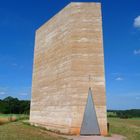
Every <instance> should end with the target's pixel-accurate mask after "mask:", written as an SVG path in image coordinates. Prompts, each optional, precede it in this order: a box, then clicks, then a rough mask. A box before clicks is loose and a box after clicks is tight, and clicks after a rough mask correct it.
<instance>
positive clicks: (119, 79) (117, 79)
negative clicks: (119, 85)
mask: <svg viewBox="0 0 140 140" xmlns="http://www.w3.org/2000/svg"><path fill="white" fill-rule="evenodd" d="M115 80H116V81H122V80H124V79H123V78H122V77H117V78H116V79H115Z"/></svg>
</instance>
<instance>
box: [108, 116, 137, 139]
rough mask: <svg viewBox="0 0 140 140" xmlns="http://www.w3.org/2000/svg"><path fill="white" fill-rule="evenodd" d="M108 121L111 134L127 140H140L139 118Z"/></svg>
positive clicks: (109, 119) (110, 119) (111, 119)
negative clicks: (121, 136)
mask: <svg viewBox="0 0 140 140" xmlns="http://www.w3.org/2000/svg"><path fill="white" fill-rule="evenodd" d="M108 121H109V123H110V133H111V134H112V133H113V134H120V135H123V136H125V137H126V138H127V139H128V140H140V118H132V119H119V118H108Z"/></svg>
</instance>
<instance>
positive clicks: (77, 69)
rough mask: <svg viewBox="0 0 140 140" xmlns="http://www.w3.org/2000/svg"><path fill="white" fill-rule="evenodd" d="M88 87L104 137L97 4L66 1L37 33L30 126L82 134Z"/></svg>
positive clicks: (102, 88)
mask: <svg viewBox="0 0 140 140" xmlns="http://www.w3.org/2000/svg"><path fill="white" fill-rule="evenodd" d="M89 87H91V89H92V92H93V100H94V104H95V109H96V113H97V119H98V123H99V127H100V132H101V134H102V135H106V134H107V118H106V99H105V78H104V55H103V47H102V17H101V5H100V3H70V4H69V5H68V6H67V7H65V8H64V9H63V10H61V11H60V12H59V13H58V14H57V15H56V16H54V17H53V18H52V19H50V20H49V21H48V22H47V23H45V24H44V25H43V26H41V27H40V28H39V29H38V30H37V31H36V38H35V50H34V67H33V82H32V99H31V111H30V122H31V123H32V124H36V125H42V126H45V127H46V128H48V129H51V130H54V131H57V132H61V133H67V134H80V128H81V123H82V120H83V115H84V109H85V105H86V101H87V95H88V89H89ZM91 123H92V122H91ZM93 125H94V124H93Z"/></svg>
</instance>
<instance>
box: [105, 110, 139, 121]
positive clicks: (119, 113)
mask: <svg viewBox="0 0 140 140" xmlns="http://www.w3.org/2000/svg"><path fill="white" fill-rule="evenodd" d="M107 112H108V117H119V118H124V119H126V118H137V117H140V109H130V110H108V111H107Z"/></svg>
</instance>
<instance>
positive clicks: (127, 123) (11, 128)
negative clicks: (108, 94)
mask: <svg viewBox="0 0 140 140" xmlns="http://www.w3.org/2000/svg"><path fill="white" fill-rule="evenodd" d="M28 118H29V117H28V115H20V114H18V115H17V114H13V115H11V114H7V115H5V114H0V140H19V139H20V140H64V138H62V137H59V136H58V135H57V134H54V133H51V132H49V131H47V130H45V129H42V128H39V127H34V126H30V125H28V124H27V123H23V120H24V119H28ZM108 122H109V124H110V129H109V131H110V132H109V134H110V135H112V134H119V135H122V136H125V137H126V138H127V140H140V118H129V119H120V118H117V117H108Z"/></svg>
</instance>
